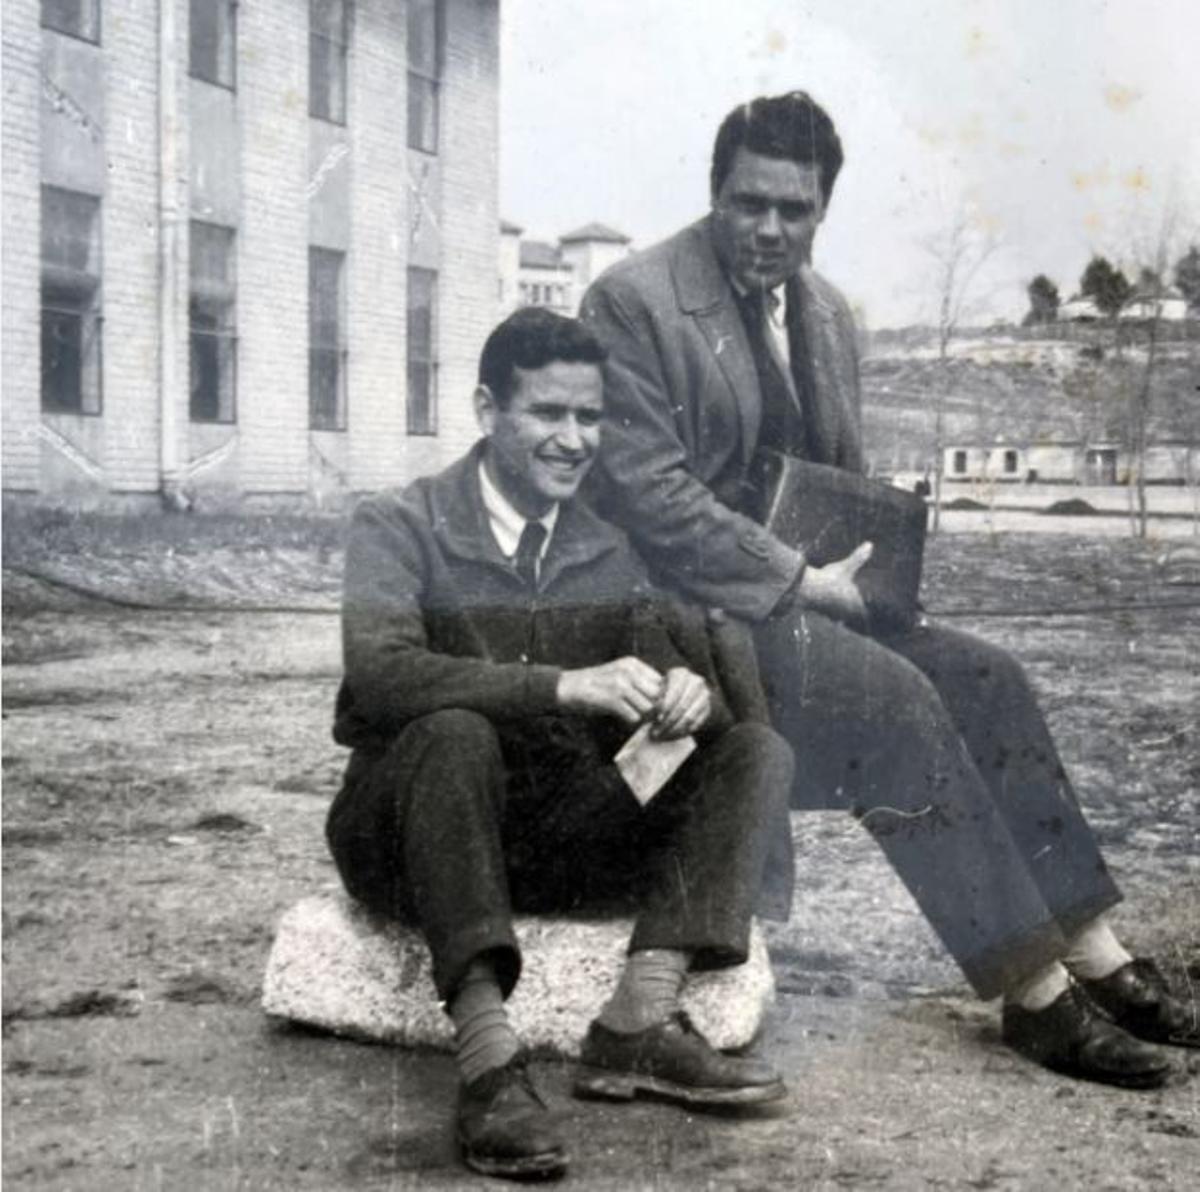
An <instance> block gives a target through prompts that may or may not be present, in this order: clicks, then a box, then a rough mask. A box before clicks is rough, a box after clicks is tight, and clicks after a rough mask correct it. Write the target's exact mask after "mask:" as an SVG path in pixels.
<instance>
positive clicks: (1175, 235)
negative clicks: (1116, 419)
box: [1117, 199, 1180, 538]
mask: <svg viewBox="0 0 1200 1192" xmlns="http://www.w3.org/2000/svg"><path fill="white" fill-rule="evenodd" d="M1179 223H1180V220H1179V207H1178V204H1177V203H1176V202H1174V201H1173V200H1172V199H1168V200H1167V202H1166V203H1165V204H1164V206H1163V208H1162V211H1161V213H1160V214H1159V215H1158V218H1157V219H1156V220H1155V221H1154V224H1153V226H1152V229H1151V231H1150V232H1149V234H1142V235H1137V234H1135V235H1134V236H1132V237H1131V241H1132V244H1131V252H1130V256H1131V257H1132V258H1133V260H1132V262H1131V263H1132V264H1133V266H1134V268H1135V269H1136V270H1137V276H1138V283H1137V286H1136V288H1135V290H1134V293H1133V301H1134V302H1136V304H1137V306H1136V313H1137V314H1138V316H1139V317H1138V318H1137V319H1136V320H1135V321H1134V322H1133V323H1132V324H1131V333H1132V335H1133V337H1134V341H1135V343H1136V342H1137V341H1138V340H1140V341H1142V344H1144V348H1145V360H1144V362H1143V363H1142V366H1141V367H1140V368H1138V369H1136V370H1134V372H1133V373H1132V374H1131V376H1130V384H1129V385H1128V392H1127V423H1126V425H1127V431H1126V437H1127V441H1128V444H1129V455H1130V461H1131V473H1132V474H1131V476H1130V481H1131V484H1130V489H1129V493H1130V522H1131V524H1132V528H1133V534H1134V536H1135V537H1137V538H1145V537H1146V533H1147V522H1148V517H1149V509H1148V506H1147V500H1146V454H1147V447H1148V446H1149V443H1150V432H1151V427H1152V422H1153V418H1154V413H1155V411H1154V408H1153V397H1154V378H1155V372H1156V369H1158V367H1159V365H1160V359H1161V352H1162V346H1163V345H1162V338H1163V305H1164V302H1165V300H1166V298H1167V293H1168V291H1167V286H1166V283H1165V282H1164V281H1163V279H1164V278H1165V277H1167V276H1168V269H1169V267H1170V264H1171V261H1172V259H1173V257H1175V256H1176V255H1177V253H1178V249H1179V243H1178V242H1179ZM1117 336H1118V341H1119V338H1120V336H1121V331H1120V329H1119V328H1118V329H1117ZM1139 346H1141V345H1140V344H1139Z"/></svg>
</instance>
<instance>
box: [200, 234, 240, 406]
mask: <svg viewBox="0 0 1200 1192" xmlns="http://www.w3.org/2000/svg"><path fill="white" fill-rule="evenodd" d="M188 251H189V262H190V264H189V293H188V331H189V339H190V343H191V359H190V377H189V397H188V415H189V417H190V418H191V420H192V421H193V422H233V421H234V420H235V418H236V406H235V395H236V393H237V335H236V329H237V283H236V275H235V272H234V267H235V257H234V232H233V229H232V228H221V227H217V225H216V224H207V223H200V222H199V221H197V220H193V221H192V223H191V227H190V229H189V238H188Z"/></svg>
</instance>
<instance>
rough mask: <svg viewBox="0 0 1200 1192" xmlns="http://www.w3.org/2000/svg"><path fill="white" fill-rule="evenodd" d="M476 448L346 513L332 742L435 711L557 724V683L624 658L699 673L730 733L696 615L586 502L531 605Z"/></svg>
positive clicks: (379, 732) (393, 728) (566, 511)
mask: <svg viewBox="0 0 1200 1192" xmlns="http://www.w3.org/2000/svg"><path fill="white" fill-rule="evenodd" d="M481 447H482V445H481V444H480V445H477V446H476V447H475V448H474V449H473V450H472V451H471V452H470V453H469V454H468V455H467V456H465V457H464V458H463V459H461V460H459V461H458V462H457V463H455V464H453V465H451V466H450V467H449V468H447V469H446V470H445V471H444V472H442V473H441V474H440V475H437V476H432V477H425V478H422V479H420V480H417V481H416V482H414V483H413V484H411V485H410V486H409V487H408V488H406V489H404V490H403V491H399V490H391V491H388V492H384V493H382V494H380V495H378V496H375V497H371V498H368V499H366V500H364V501H363V502H361V503H360V505H359V506H358V508H357V510H356V511H355V514H354V519H353V522H352V524H351V529H350V540H349V544H348V548H347V551H346V577H345V591H344V596H343V612H342V633H343V651H344V662H345V679H344V681H343V683H342V687H341V690H340V692H339V693H338V702H337V716H336V721H335V725H334V736H335V738H336V739H337V740H338V742H340V743H341V744H343V745H349V746H351V747H355V748H357V747H364V746H365V747H368V748H380V747H383V746H384V745H386V743H387V742H388V741H389V740H391V739H392V738H393V737H395V736H396V734H397V733H398V732H399V731H400V729H402V728H403V727H404V726H405V725H406V724H407V723H408V722H409V721H410V720H413V719H415V718H416V717H418V716H423V715H426V714H427V713H430V712H436V711H439V710H441V709H444V708H460V709H465V710H468V711H474V712H479V713H481V714H482V715H484V716H487V717H488V718H489V719H491V720H493V721H496V722H498V723H503V722H506V721H522V720H528V719H529V718H531V717H535V716H540V715H546V714H550V713H554V712H557V711H558V706H557V702H556V687H557V683H558V676H559V674H560V673H561V671H562V670H564V669H571V668H576V667H586V666H596V665H599V664H601V663H604V662H610V661H612V660H613V659H616V658H621V657H623V656H625V655H634V656H636V657H638V658H641V659H642V660H643V661H644V662H647V663H648V664H649V665H651V666H653V667H655V668H656V669H657V670H659V671H661V672H665V671H667V670H668V669H670V668H671V667H676V666H687V667H689V668H690V669H692V670H695V671H696V672H697V673H699V674H701V675H702V676H703V677H704V678H705V679H707V680H708V682H709V685H710V686H711V687H712V688H713V690H714V709H713V714H712V716H711V717H710V721H709V725H708V726H707V727H708V728H709V729H711V730H720V729H721V728H723V727H726V726H728V725H729V724H730V723H732V715H731V712H730V710H729V708H728V707H727V705H726V703H725V701H724V699H723V698H722V697H721V694H720V693H721V691H722V684H721V682H720V677H719V675H718V673H717V663H716V661H715V660H714V658H713V656H712V650H711V649H710V647H709V644H708V643H709V636H708V633H707V630H706V626H705V624H704V619H703V617H702V615H701V614H700V613H699V611H698V610H696V609H695V608H692V607H685V606H683V605H681V604H680V603H679V602H678V601H673V600H671V599H669V598H668V597H666V596H665V595H663V594H662V593H660V592H658V591H656V590H655V589H654V588H652V587H651V585H650V583H649V581H648V579H647V577H646V572H645V569H644V567H643V566H642V564H641V563H640V561H639V560H638V558H637V556H636V555H635V554H634V552H633V550H632V548H631V547H630V546H629V544H628V541H627V540H626V538H625V535H624V534H622V533H621V531H620V530H618V529H616V528H615V527H614V526H611V525H609V524H608V523H607V522H603V521H601V520H600V519H599V518H598V517H596V516H595V514H594V513H592V512H591V510H590V509H588V507H587V506H586V505H584V504H583V503H582V502H581V501H568V502H566V503H565V504H563V505H562V506H561V508H560V510H559V515H558V521H557V524H556V525H555V529H554V533H553V535H552V536H551V539H550V545H549V548H548V550H547V552H546V556H545V558H544V560H543V562H542V567H541V577H540V582H539V590H538V593H537V596H536V598H533V597H532V596H531V595H530V593H528V592H527V590H526V589H525V587H524V585H523V583H522V582H521V580H520V579H519V578H518V576H517V574H516V572H515V571H514V569H513V566H512V564H511V562H509V561H508V560H507V559H505V558H504V556H503V555H502V554H501V553H500V549H499V547H498V546H497V545H496V542H495V539H494V537H493V535H492V533H491V529H490V527H489V526H488V524H487V515H486V513H485V511H484V508H483V501H482V497H481V496H480V491H479V461H480V458H481ZM744 699H745V697H744V696H743V697H741V698H740V701H739V702H741V701H744ZM743 714H744V712H743ZM759 718H760V719H765V717H759ZM611 727H612V728H613V729H614V731H617V730H620V729H621V726H619V725H615V724H614V725H613V726H611ZM624 731H626V735H627V730H624Z"/></svg>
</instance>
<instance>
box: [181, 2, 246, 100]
mask: <svg viewBox="0 0 1200 1192" xmlns="http://www.w3.org/2000/svg"><path fill="white" fill-rule="evenodd" d="M236 60H237V2H236V0H190V19H189V23H188V69H189V70H190V72H191V73H192V75H193V76H194V77H195V78H197V79H204V80H206V81H207V82H209V83H216V84H217V86H219V87H228V88H230V90H232V89H233V87H234V85H235V83H236V80H237V74H236V70H235V63H236Z"/></svg>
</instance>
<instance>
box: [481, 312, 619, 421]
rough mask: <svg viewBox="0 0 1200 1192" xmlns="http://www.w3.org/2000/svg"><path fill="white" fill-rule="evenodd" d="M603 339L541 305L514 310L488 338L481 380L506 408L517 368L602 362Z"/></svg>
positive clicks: (603, 353) (484, 346)
mask: <svg viewBox="0 0 1200 1192" xmlns="http://www.w3.org/2000/svg"><path fill="white" fill-rule="evenodd" d="M605 355H606V353H605V351H604V349H603V348H602V347H601V346H600V341H599V340H598V339H597V338H596V337H595V336H594V335H593V334H592V333H591V332H590V331H589V330H588V329H587V328H586V327H585V326H584V325H583V324H582V323H581V322H580V321H579V320H578V319H568V318H567V317H566V316H565V315H556V314H555V313H554V311H552V310H546V309H545V307H541V306H524V307H522V308H521V309H520V310H518V311H514V312H513V313H512V314H511V315H509V316H508V318H507V319H505V320H504V322H503V323H501V324H500V325H499V326H498V327H497V328H496V329H495V330H494V331H493V332H492V333H491V335H489V336H488V337H487V343H485V344H484V345H483V352H482V353H481V354H480V357H479V383H480V384H481V385H486V386H487V387H488V389H489V390H490V391H491V394H492V398H493V399H494V400H495V402H496V404H497V405H498V406H500V407H501V409H503V408H504V407H505V406H507V405H508V403H509V401H510V400H511V399H512V395H513V389H514V388H515V382H516V377H515V375H514V373H513V369H515V368H528V369H533V368H545V367H546V365H547V364H553V363H554V362H555V361H559V360H561V361H563V362H564V363H566V364H603V363H604V358H605Z"/></svg>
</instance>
